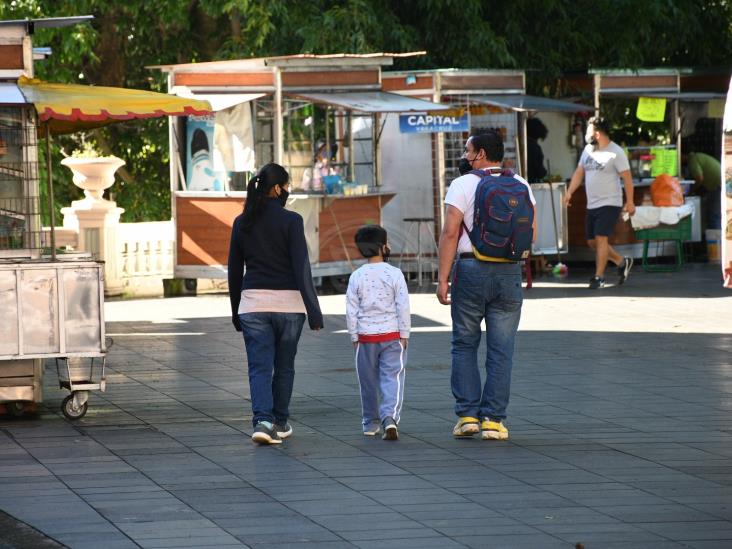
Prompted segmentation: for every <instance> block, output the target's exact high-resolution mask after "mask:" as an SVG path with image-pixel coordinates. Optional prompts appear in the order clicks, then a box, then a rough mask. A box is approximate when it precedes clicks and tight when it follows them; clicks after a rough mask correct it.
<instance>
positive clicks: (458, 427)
mask: <svg viewBox="0 0 732 549" xmlns="http://www.w3.org/2000/svg"><path fill="white" fill-rule="evenodd" d="M479 432H480V420H479V419H478V418H475V417H461V418H459V419H458V422H457V423H456V424H455V427H453V428H452V436H454V437H456V438H467V437H472V436H473V435H475V434H477V433H479Z"/></svg>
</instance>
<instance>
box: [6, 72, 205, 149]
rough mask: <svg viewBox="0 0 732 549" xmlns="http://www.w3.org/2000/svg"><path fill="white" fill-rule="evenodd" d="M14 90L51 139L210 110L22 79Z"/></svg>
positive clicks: (192, 102) (159, 96)
mask: <svg viewBox="0 0 732 549" xmlns="http://www.w3.org/2000/svg"><path fill="white" fill-rule="evenodd" d="M18 87H19V88H20V91H21V93H22V94H23V96H24V97H25V98H26V100H27V101H28V103H32V104H33V105H34V106H35V108H36V111H38V118H39V121H40V122H41V123H42V124H43V125H45V123H48V128H49V130H50V132H51V133H52V134H54V135H60V134H65V133H73V132H76V131H79V130H85V129H92V128H99V127H101V126H106V125H107V124H111V123H113V122H121V121H124V120H135V119H140V118H157V117H159V116H188V115H202V114H207V113H209V112H211V110H212V109H211V105H210V104H209V103H208V101H201V100H198V99H188V98H181V97H176V96H174V95H168V94H166V93H156V92H151V91H144V90H132V89H125V88H111V87H106V86H84V85H79V84H54V83H50V82H43V81H42V80H37V79H31V78H25V77H21V78H20V79H19V80H18Z"/></svg>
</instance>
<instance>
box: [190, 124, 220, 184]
mask: <svg viewBox="0 0 732 549" xmlns="http://www.w3.org/2000/svg"><path fill="white" fill-rule="evenodd" d="M215 120H216V119H215V116H214V115H213V114H210V115H203V116H189V117H188V119H187V121H186V183H187V187H186V189H187V190H189V191H223V190H224V181H225V180H226V173H225V172H221V171H216V170H215V168H214V126H215Z"/></svg>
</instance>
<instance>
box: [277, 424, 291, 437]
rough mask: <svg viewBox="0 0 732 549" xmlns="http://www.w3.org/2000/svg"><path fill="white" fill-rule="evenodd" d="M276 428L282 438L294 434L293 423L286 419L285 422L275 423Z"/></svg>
mask: <svg viewBox="0 0 732 549" xmlns="http://www.w3.org/2000/svg"><path fill="white" fill-rule="evenodd" d="M274 430H275V432H276V433H277V436H279V437H280V438H281V439H286V438H287V437H289V436H290V435H291V434H292V425H290V424H289V422H287V421H285V422H284V423H275V424H274Z"/></svg>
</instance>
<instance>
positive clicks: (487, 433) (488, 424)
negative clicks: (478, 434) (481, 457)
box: [480, 418, 508, 440]
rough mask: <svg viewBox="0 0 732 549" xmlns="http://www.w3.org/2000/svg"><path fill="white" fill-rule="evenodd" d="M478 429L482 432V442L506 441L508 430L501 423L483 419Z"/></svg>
mask: <svg viewBox="0 0 732 549" xmlns="http://www.w3.org/2000/svg"><path fill="white" fill-rule="evenodd" d="M480 428H481V430H482V431H483V434H482V437H483V440H508V429H506V427H505V426H504V425H503V422H502V421H491V420H490V419H488V418H484V419H483V422H482V423H481V424H480Z"/></svg>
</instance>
